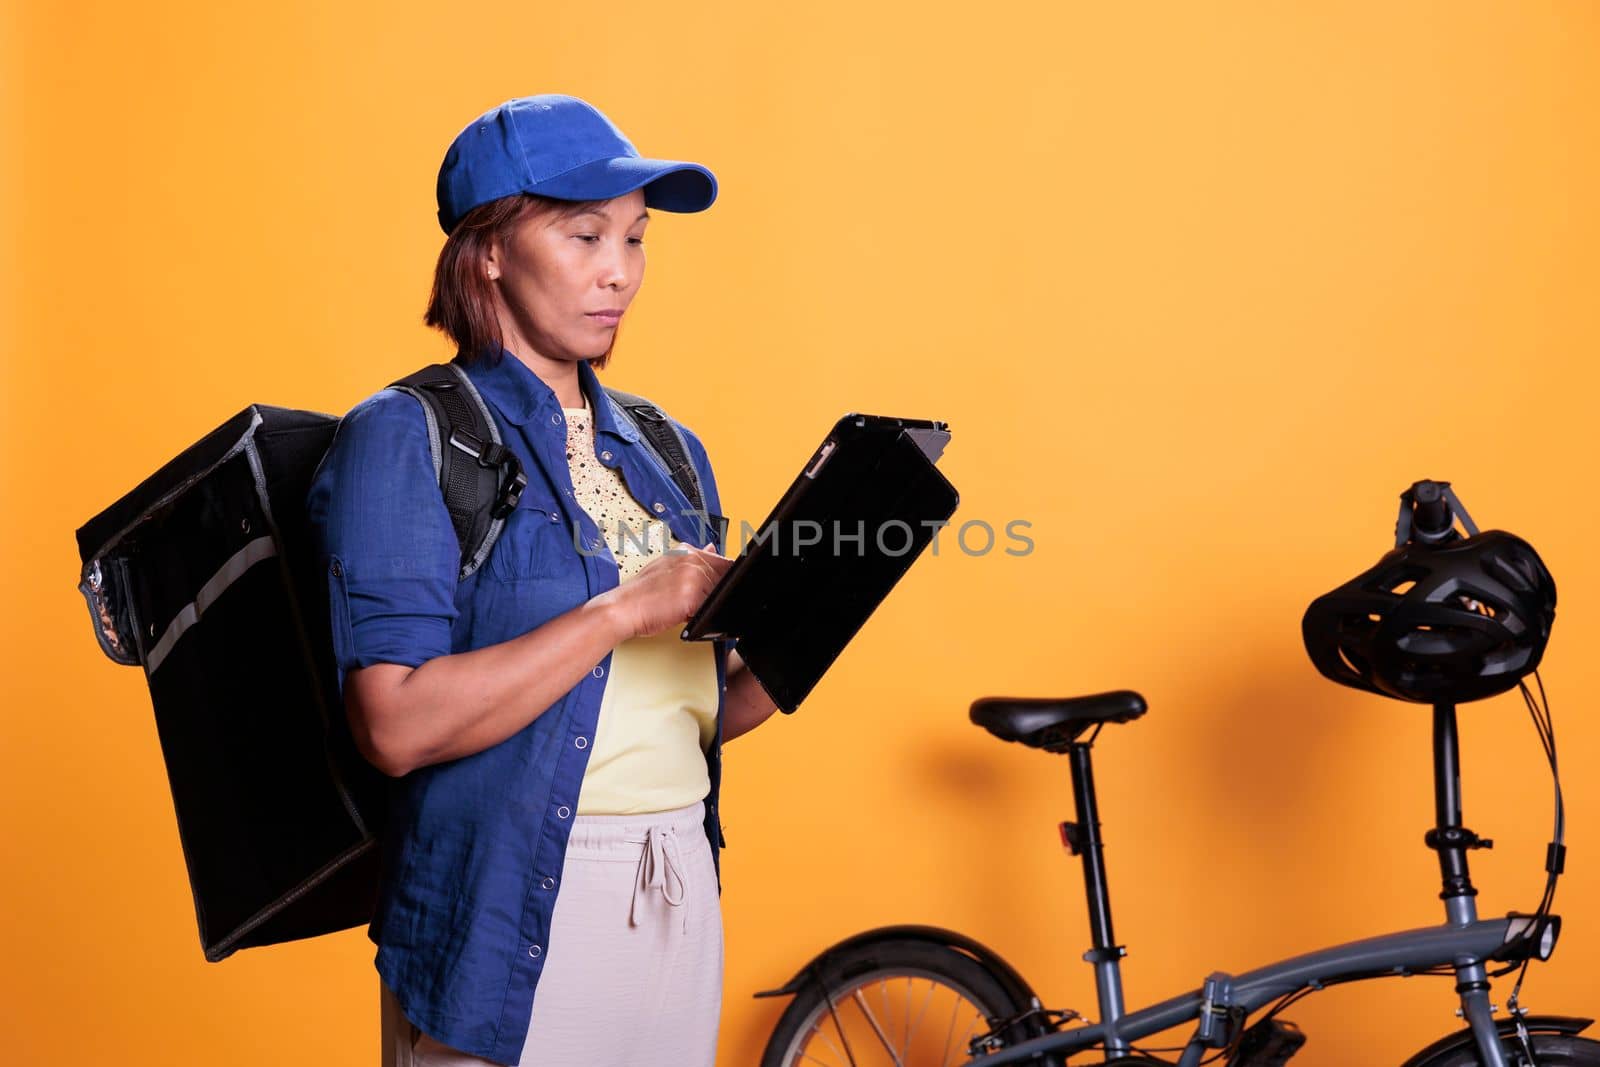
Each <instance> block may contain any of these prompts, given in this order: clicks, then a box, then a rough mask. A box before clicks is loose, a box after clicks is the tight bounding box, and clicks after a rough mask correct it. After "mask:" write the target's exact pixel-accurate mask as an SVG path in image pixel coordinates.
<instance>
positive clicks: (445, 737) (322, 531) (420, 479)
mask: <svg viewBox="0 0 1600 1067" xmlns="http://www.w3.org/2000/svg"><path fill="white" fill-rule="evenodd" d="M715 198H716V181H715V178H714V177H713V176H712V174H711V172H710V171H708V170H706V169H705V168H704V167H701V166H699V165H697V164H693V163H683V162H677V161H670V160H656V159H644V158H640V157H639V155H638V153H637V152H636V151H635V150H634V148H633V146H632V145H631V144H630V143H629V142H628V140H627V139H626V138H625V137H624V136H623V135H622V133H621V132H620V131H619V130H618V129H617V128H616V127H615V126H614V125H613V124H612V123H611V122H610V120H608V119H607V118H606V117H605V116H604V115H602V114H601V113H600V112H599V111H597V110H596V109H595V108H593V107H592V106H591V105H589V104H587V103H585V102H584V101H582V100H579V99H576V98H574V97H570V96H560V95H543V96H531V97H524V98H521V99H517V100H511V101H507V102H506V103H504V104H501V105H500V106H499V107H496V108H494V109H493V110H491V111H489V112H487V113H485V114H484V115H482V116H480V117H479V118H478V119H476V120H474V121H473V123H472V124H470V125H469V126H467V127H466V128H465V129H464V130H462V132H461V133H460V134H459V135H458V136H457V137H456V139H455V141H454V142H453V143H452V144H451V146H450V148H449V151H448V152H447V153H446V155H445V159H444V164H443V167H442V168H441V170H440V174H439V185H438V199H439V221H440V225H441V226H442V227H443V229H444V231H445V233H446V234H447V235H448V239H447V241H446V244H445V247H444V249H443V251H442V252H441V254H440V256H439V262H438V267H437V273H436V275H435V280H434V288H433V294H432V298H431V300H430V302H429V307H428V313H427V316H426V321H427V323H428V324H429V325H430V326H434V327H437V328H439V329H440V330H442V331H443V332H444V333H446V334H447V335H448V336H449V337H450V338H451V339H452V340H453V341H454V342H455V344H456V346H457V348H458V352H457V355H456V358H455V362H456V363H457V364H458V365H460V366H462V367H463V368H464V370H465V372H466V375H467V378H468V380H469V382H470V383H471V385H472V386H473V387H474V388H475V389H476V390H477V391H478V393H479V394H481V396H482V397H483V399H484V400H485V401H486V402H487V404H488V406H489V408H490V410H491V411H492V413H493V415H494V418H495V421H496V423H497V425H498V428H499V431H500V434H501V437H502V439H503V440H504V442H505V444H506V445H507V446H508V447H509V448H511V449H512V451H513V452H515V453H516V454H517V457H518V459H519V460H520V462H521V464H522V469H523V471H524V472H525V473H526V475H527V477H528V484H527V486H526V488H525V489H524V490H523V492H522V495H521V498H520V500H519V501H518V504H517V506H516V509H515V510H514V511H513V512H512V513H511V514H510V515H509V516H508V517H507V519H506V522H505V525H504V527H503V529H502V532H501V534H500V536H499V539H498V540H497V541H495V543H494V547H493V549H492V550H491V552H490V554H489V556H488V557H487V559H486V560H485V561H484V562H483V564H482V566H481V567H478V568H476V569H471V568H468V567H463V566H462V565H461V563H462V561H461V558H460V556H461V546H460V544H459V542H458V540H457V537H456V534H455V530H454V527H453V525H452V523H451V518H450V515H449V512H448V511H447V509H446V507H445V504H444V499H443V495H442V494H441V492H440V489H439V483H438V481H437V476H436V474H435V472H434V468H433V466H432V461H431V456H430V451H429V440H428V428H427V424H426V422H425V420H424V415H423V411H422V408H421V405H420V404H419V403H418V402H417V400H416V399H415V398H413V397H411V396H408V395H406V394H404V393H401V392H399V391H396V390H382V391H379V392H378V393H375V394H374V395H372V396H370V397H368V398H367V399H365V400H363V401H362V402H361V403H360V404H358V405H356V407H355V408H353V409H352V410H351V411H350V413H349V414H348V415H346V416H345V418H344V419H343V420H342V421H341V423H340V427H339V431H338V434H337V436H336V438H335V440H334V443H333V445H332V446H331V447H330V448H329V451H328V454H327V456H326V458H325V459H324V461H323V464H322V468H321V469H320V470H319V471H318V473H317V476H316V478H315V480H314V482H313V484H312V488H311V492H310V496H309V498H308V507H309V510H310V515H311V520H312V524H313V528H314V529H315V530H316V531H317V534H318V537H319V542H320V549H321V551H322V553H323V555H324V563H325V564H326V567H327V574H328V580H329V588H330V600H331V604H332V625H333V631H334V635H333V636H334V649H335V655H336V658H337V660H338V668H339V675H340V679H341V686H342V692H343V698H344V702H345V710H346V713H347V716H348V719H349V721H350V725H351V730H352V733H353V735H354V736H355V738H356V742H357V744H358V746H359V747H360V748H361V751H362V753H363V755H365V756H366V758H367V759H369V760H370V761H371V762H372V763H373V764H374V765H375V766H377V767H378V768H380V769H381V770H383V771H384V772H385V773H387V774H389V775H391V776H393V779H394V780H393V782H392V783H391V784H392V789H391V796H392V802H391V805H390V818H389V823H388V825H387V826H386V829H385V836H384V847H383V852H382V863H383V872H382V883H381V887H380V890H379V900H378V905H377V909H376V913H375V915H374V918H373V921H372V925H371V927H370V929H369V931H368V933H369V936H370V937H371V938H372V940H373V941H374V942H375V943H376V944H377V946H378V952H377V956H376V961H375V962H376V966H377V970H378V973H379V977H380V993H381V997H382V1013H381V1014H382V1022H383V1062H384V1063H385V1064H394V1065H407V1064H410V1065H415V1067H425V1065H426V1067H443V1065H447V1064H448V1065H457V1064H482V1063H498V1064H506V1065H510V1064H525V1065H526V1064H541V1065H542V1064H551V1065H568V1064H619V1065H620V1064H636V1063H645V1062H654V1063H672V1064H684V1065H697V1064H703V1065H706V1067H709V1065H711V1064H712V1063H713V1061H714V1059H715V1051H716V1037H717V1021H718V1016H719V1013H720V1006H721V981H722V960H723V957H722V918H721V907H720V899H719V894H720V888H721V885H720V866H719V863H718V853H717V848H718V847H719V846H720V845H722V844H723V841H722V835H721V825H720V822H719V820H718V815H717V797H718V787H719V782H720V777H721V774H720V772H721V745H722V742H723V741H724V740H726V739H730V738H733V737H736V736H738V735H739V734H741V733H744V732H746V731H748V730H750V729H752V728H753V727H755V726H756V725H758V724H760V723H761V722H762V721H764V720H765V719H766V718H767V717H768V716H770V715H771V714H772V712H773V710H774V706H773V703H772V701H771V700H770V699H769V698H768V697H767V695H766V693H765V692H764V691H763V690H762V689H761V687H760V684H759V683H758V682H757V681H756V680H755V678H754V677H753V676H752V675H751V674H750V672H749V671H748V670H747V669H745V668H744V666H743V664H742V663H741V662H740V661H739V657H738V655H737V654H736V653H733V652H732V651H731V650H730V649H729V648H728V647H727V645H726V644H725V643H724V642H721V641H717V642H712V643H705V642H686V641H683V640H681V639H680V637H679V636H678V635H679V632H680V631H681V628H682V626H683V623H684V620H685V619H687V618H688V617H689V616H690V615H692V614H693V612H694V611H695V609H696V608H697V607H698V606H699V605H700V603H701V602H702V601H703V600H704V599H705V596H706V594H707V593H708V592H709V590H710V589H711V587H712V586H713V585H714V584H715V583H716V581H717V579H718V578H719V577H720V576H721V575H722V574H723V573H724V571H725V570H726V569H727V567H728V566H729V565H730V564H731V562H732V561H731V560H730V559H728V558H727V557H725V556H723V555H722V554H721V548H722V546H721V545H720V543H719V542H720V539H721V537H722V532H721V531H720V530H719V529H716V528H714V527H712V526H711V525H710V524H709V523H707V522H705V521H702V520H704V518H705V516H704V514H703V513H695V512H693V511H692V510H691V508H690V506H689V501H688V499H687V498H686V497H685V496H684V494H683V491H682V490H681V489H679V488H678V486H677V485H676V484H675V483H674V482H673V480H672V478H671V477H670V476H669V475H668V473H667V471H666V470H665V469H663V467H662V465H661V463H660V462H659V460H657V459H656V458H654V454H653V452H652V450H651V449H650V447H649V446H648V445H647V444H646V443H645V442H644V441H642V440H641V438H640V434H639V432H638V431H637V429H636V428H635V427H634V426H633V425H632V423H630V422H629V419H628V415H627V414H626V413H625V412H624V411H623V410H622V409H621V408H620V407H619V406H617V405H615V404H614V403H613V402H612V401H611V400H610V398H609V397H608V396H607V395H606V394H605V392H604V391H603V390H602V389H601V388H600V385H599V381H598V379H597V377H596V375H595V370H594V368H595V367H598V366H603V365H604V364H605V362H606V361H607V360H608V358H609V356H610V354H611V351H612V347H613V343H614V340H615V338H616V334H617V330H618V327H619V323H620V320H621V318H622V317H623V315H624V314H625V313H626V310H627V307H628V304H629V303H630V302H631V301H632V299H633V297H634V296H635V295H636V294H637V292H638V289H639V285H640V283H641V281H642V280H643V276H644V265H645V254H644V249H643V239H644V233H645V229H646V227H647V225H648V223H649V214H648V211H647V210H646V209H647V208H648V207H653V208H659V209H661V210H665V211H673V212H695V211H703V210H704V209H706V208H707V207H709V206H710V205H711V203H712V201H713V200H714V199H715ZM674 425H676V426H677V428H678V430H679V431H680V433H681V435H682V437H683V439H684V442H685V444H686V445H687V451H688V454H689V459H690V461H691V463H692V465H693V467H694V470H695V472H696V474H697V475H698V477H699V479H700V484H701V486H702V491H703V495H704V503H705V507H706V509H707V510H709V511H710V512H711V513H713V514H715V513H718V512H720V510H721V504H720V501H719V498H718V495H717V490H716V482H715V479H714V478H713V476H712V471H711V465H710V461H709V459H708V458H707V455H706V451H705V448H704V446H703V445H702V444H701V443H700V440H699V438H698V437H697V436H696V435H695V434H693V433H692V432H691V431H689V430H688V428H686V427H683V426H682V425H681V424H677V423H674ZM701 545H704V546H705V547H703V548H702V547H697V546H701ZM463 572H467V573H465V576H464V577H463V576H462V574H463Z"/></svg>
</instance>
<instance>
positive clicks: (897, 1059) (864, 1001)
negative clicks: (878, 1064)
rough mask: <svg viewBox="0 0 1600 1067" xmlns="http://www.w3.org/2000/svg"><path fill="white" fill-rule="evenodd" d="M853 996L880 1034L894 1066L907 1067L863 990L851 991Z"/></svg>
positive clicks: (876, 1032)
mask: <svg viewBox="0 0 1600 1067" xmlns="http://www.w3.org/2000/svg"><path fill="white" fill-rule="evenodd" d="M851 998H852V999H853V1000H854V1001H855V1002H856V1007H858V1008H860V1009H861V1013H862V1014H863V1015H865V1016H866V1017H867V1022H868V1023H869V1024H870V1025H871V1026H872V1032H873V1033H875V1034H877V1035H878V1041H879V1042H881V1043H882V1045H883V1047H884V1050H885V1051H886V1052H888V1053H889V1055H890V1057H891V1058H893V1060H894V1067H906V1065H905V1063H904V1062H903V1061H902V1060H901V1059H900V1055H899V1053H897V1052H895V1050H894V1046H893V1045H891V1044H890V1043H889V1035H888V1034H886V1033H884V1032H883V1027H882V1026H880V1025H878V1017H877V1016H876V1015H874V1014H872V1007H871V1005H869V1004H868V1003H867V998H866V997H864V996H862V995H861V990H860V989H859V988H857V989H856V990H855V991H854V992H852V993H851Z"/></svg>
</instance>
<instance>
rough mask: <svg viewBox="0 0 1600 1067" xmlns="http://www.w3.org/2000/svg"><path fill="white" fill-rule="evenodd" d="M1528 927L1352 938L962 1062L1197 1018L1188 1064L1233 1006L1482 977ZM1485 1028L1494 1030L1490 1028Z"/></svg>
mask: <svg viewBox="0 0 1600 1067" xmlns="http://www.w3.org/2000/svg"><path fill="white" fill-rule="evenodd" d="M1532 925H1533V924H1532V920H1531V918H1529V917H1508V918H1504V919H1487V920H1479V921H1475V922H1472V923H1470V924H1469V925H1467V926H1437V927H1424V928H1423V929H1420V930H1407V931H1404V932H1402V933H1395V934H1385V935H1383V936H1380V937H1373V938H1368V939H1366V940H1362V941H1352V942H1350V943H1349V944H1345V945H1340V946H1337V947H1335V948H1329V949H1323V950H1321V951H1318V952H1311V953H1307V954H1306V955H1303V956H1296V957H1294V958H1292V959H1288V960H1284V961H1282V962H1280V963H1274V964H1271V965H1270V966H1267V967H1262V968H1260V969H1259V970H1254V971H1249V972H1247V973H1245V974H1241V975H1237V976H1235V975H1228V974H1223V973H1220V972H1218V973H1216V974H1213V975H1211V976H1210V977H1209V978H1207V979H1206V983H1205V985H1204V986H1203V987H1202V988H1201V989H1196V990H1193V991H1191V992H1188V993H1185V994H1183V995H1182V996H1178V997H1173V998H1172V999H1171V1000H1166V1001H1162V1002H1161V1003H1159V1004H1155V1005H1152V1006H1150V1007H1148V1008H1144V1009H1142V1010H1140V1011H1136V1012H1134V1013H1132V1014H1131V1015H1121V1014H1120V1013H1118V1017H1117V1018H1115V1019H1112V1018H1110V1017H1109V1016H1108V1017H1106V1018H1104V1019H1102V1021H1101V1022H1098V1023H1094V1024H1091V1025H1087V1026H1075V1027H1072V1028H1070V1029H1067V1030H1062V1031H1060V1032H1058V1033H1054V1034H1047V1035H1045V1036H1043V1037H1036V1038H1033V1039H1031V1040H1028V1041H1024V1042H1022V1043H1020V1044H1017V1045H1013V1046H1012V1047H1010V1048H1007V1049H1002V1050H1001V1051H999V1052H995V1053H991V1054H990V1055H987V1056H980V1057H978V1058H976V1059H972V1060H969V1061H968V1062H969V1063H970V1064H972V1065H974V1067H976V1065H979V1064H981V1065H983V1067H999V1065H1000V1064H1004V1063H1014V1062H1021V1061H1024V1060H1026V1059H1028V1058H1029V1057H1031V1056H1033V1055H1035V1054H1037V1053H1041V1052H1055V1053H1068V1052H1077V1051H1082V1050H1083V1049H1087V1048H1090V1047H1092V1046H1095V1045H1099V1044H1104V1045H1105V1046H1106V1047H1107V1049H1108V1050H1109V1049H1111V1048H1112V1047H1113V1046H1114V1045H1115V1046H1117V1051H1126V1050H1127V1047H1128V1044H1129V1042H1132V1041H1138V1040H1140V1039H1142V1038H1146V1037H1149V1036H1151V1035H1152V1034H1158V1033H1160V1032H1161V1031H1163V1030H1168V1029H1171V1028H1172V1027H1175V1026H1179V1025H1182V1024H1183V1023H1185V1022H1189V1021H1191V1020H1198V1021H1199V1023H1200V1025H1199V1026H1198V1027H1196V1030H1195V1034H1194V1036H1193V1037H1192V1038H1191V1039H1190V1041H1189V1044H1188V1046H1187V1047H1186V1048H1185V1050H1184V1053H1183V1056H1182V1058H1181V1059H1180V1060H1179V1061H1178V1062H1179V1064H1180V1067H1190V1065H1191V1064H1193V1063H1195V1062H1196V1061H1198V1060H1199V1059H1200V1057H1201V1055H1202V1054H1203V1053H1205V1052H1206V1051H1208V1050H1210V1049H1214V1048H1217V1047H1220V1046H1221V1045H1222V1044H1223V1043H1224V1042H1223V1041H1222V1040H1221V1037H1222V1036H1223V1035H1224V1034H1226V1032H1227V1030H1226V1028H1227V1025H1228V1016H1229V1014H1230V1011H1231V1010H1232V1009H1242V1010H1243V1011H1244V1013H1245V1014H1249V1013H1250V1012H1253V1011H1256V1010H1257V1009H1259V1008H1263V1007H1266V1006H1267V1005H1268V1004H1270V1003H1272V1002H1273V1001H1274V1000H1276V999H1277V998H1279V997H1281V996H1283V995H1284V994H1285V993H1292V992H1294V991H1295V990H1297V989H1302V988H1304V987H1306V986H1312V987H1316V986H1319V985H1331V984H1333V983H1334V982H1338V981H1348V980H1349V979H1352V978H1360V977H1378V976H1380V975H1390V974H1394V975H1401V974H1407V973H1411V972H1415V971H1420V970H1424V969H1427V968H1429V967H1438V966H1443V965H1447V964H1448V965H1453V966H1456V967H1457V968H1458V971H1459V970H1460V969H1461V968H1462V967H1463V966H1465V967H1469V968H1470V967H1476V968H1477V969H1478V970H1479V971H1480V972H1481V970H1482V968H1483V961H1485V960H1488V959H1491V958H1494V957H1496V956H1500V957H1501V958H1504V959H1508V960H1509V959H1514V958H1519V957H1517V956H1516V953H1518V952H1520V951H1525V950H1526V949H1527V948H1529V947H1530V946H1529V945H1528V942H1529V941H1530V938H1531V939H1533V945H1537V938H1538V936H1539V933H1536V932H1534V931H1532V930H1531V929H1529V928H1530V927H1531V926H1532ZM1468 996H1475V997H1478V998H1481V999H1482V1005H1483V1013H1482V1014H1483V1017H1484V1019H1485V1020H1487V1019H1488V1017H1489V1012H1488V1007H1489V1002H1488V993H1487V988H1485V989H1484V990H1479V991H1475V992H1473V993H1463V994H1462V999H1463V1001H1465V1000H1466V999H1467V998H1468ZM1472 1018H1473V1029H1474V1032H1475V1033H1477V1032H1478V1023H1477V1019H1476V1017H1475V1016H1473V1017H1472ZM1489 1025H1490V1032H1491V1033H1493V1023H1492V1022H1490V1024H1489ZM1499 1047H1500V1046H1499V1043H1498V1040H1496V1041H1495V1042H1494V1048H1495V1050H1496V1051H1498V1050H1499ZM1491 1062H1497V1063H1498V1064H1499V1067H1505V1060H1504V1058H1503V1057H1502V1058H1501V1059H1500V1060H1498V1061H1491V1060H1488V1059H1486V1060H1485V1063H1486V1064H1488V1063H1491Z"/></svg>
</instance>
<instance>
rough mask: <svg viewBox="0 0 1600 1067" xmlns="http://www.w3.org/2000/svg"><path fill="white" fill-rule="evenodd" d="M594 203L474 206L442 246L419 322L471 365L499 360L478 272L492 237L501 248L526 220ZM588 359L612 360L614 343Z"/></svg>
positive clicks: (524, 200)
mask: <svg viewBox="0 0 1600 1067" xmlns="http://www.w3.org/2000/svg"><path fill="white" fill-rule="evenodd" d="M595 203H596V201H593V200H557V199H555V198H553V197H548V196H538V195H537V194H534V193H513V194H512V195H511V196H503V197H501V198H500V199H498V200H491V201H489V202H488V203H486V204H479V205H478V206H477V207H475V208H473V209H472V210H471V211H468V212H467V213H466V214H465V215H463V216H462V217H461V221H459V222H458V223H456V227H455V229H453V230H451V231H450V236H449V237H447V238H446V239H445V242H444V247H443V248H442V249H440V250H439V262H438V264H437V265H436V266H435V267H434V271H433V291H432V292H431V293H430V294H429V296H428V310H427V312H426V313H425V314H424V315H423V317H422V321H423V322H424V323H425V324H426V325H428V326H432V327H433V328H434V329H437V330H439V331H440V332H442V333H443V334H444V335H445V336H447V337H449V338H450V340H452V341H454V342H455V345H456V348H457V349H459V350H460V352H461V357H462V359H463V360H464V361H465V362H467V363H474V362H476V361H478V360H479V359H486V360H488V361H489V363H490V364H491V365H493V364H494V363H497V362H499V360H500V349H501V346H502V344H503V341H502V338H501V336H500V322H499V320H498V319H497V318H495V314H494V295H493V285H494V283H492V282H491V281H489V278H488V276H487V275H486V274H485V273H484V270H483V260H484V257H485V256H486V255H488V253H489V245H490V242H492V241H493V240H494V239H495V238H497V237H498V238H499V239H500V243H501V245H502V246H503V245H504V244H505V243H506V242H508V241H509V240H510V239H511V234H512V232H513V231H514V230H516V228H517V226H518V225H520V224H521V223H522V222H523V221H524V220H525V219H527V218H529V217H531V216H535V215H550V216H554V217H555V218H557V219H560V218H565V217H567V216H569V215H575V214H577V213H578V212H580V211H583V210H584V209H585V208H588V207H591V206H593V205H594V204H595ZM616 343H617V342H616V334H615V333H613V334H612V337H611V348H608V349H606V350H605V352H603V353H602V354H600V355H598V356H596V357H594V358H593V359H591V360H589V364H590V366H592V367H593V368H594V369H596V370H599V369H600V368H602V367H604V366H605V365H606V363H607V361H609V360H610V359H611V350H612V348H615V347H616Z"/></svg>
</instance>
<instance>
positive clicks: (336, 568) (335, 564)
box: [332, 560, 344, 578]
mask: <svg viewBox="0 0 1600 1067" xmlns="http://www.w3.org/2000/svg"><path fill="white" fill-rule="evenodd" d="M332 570H333V576H334V577H335V578H337V577H339V576H340V575H341V574H343V573H344V568H343V567H341V566H339V561H338V560H334V561H333V567H332Z"/></svg>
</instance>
